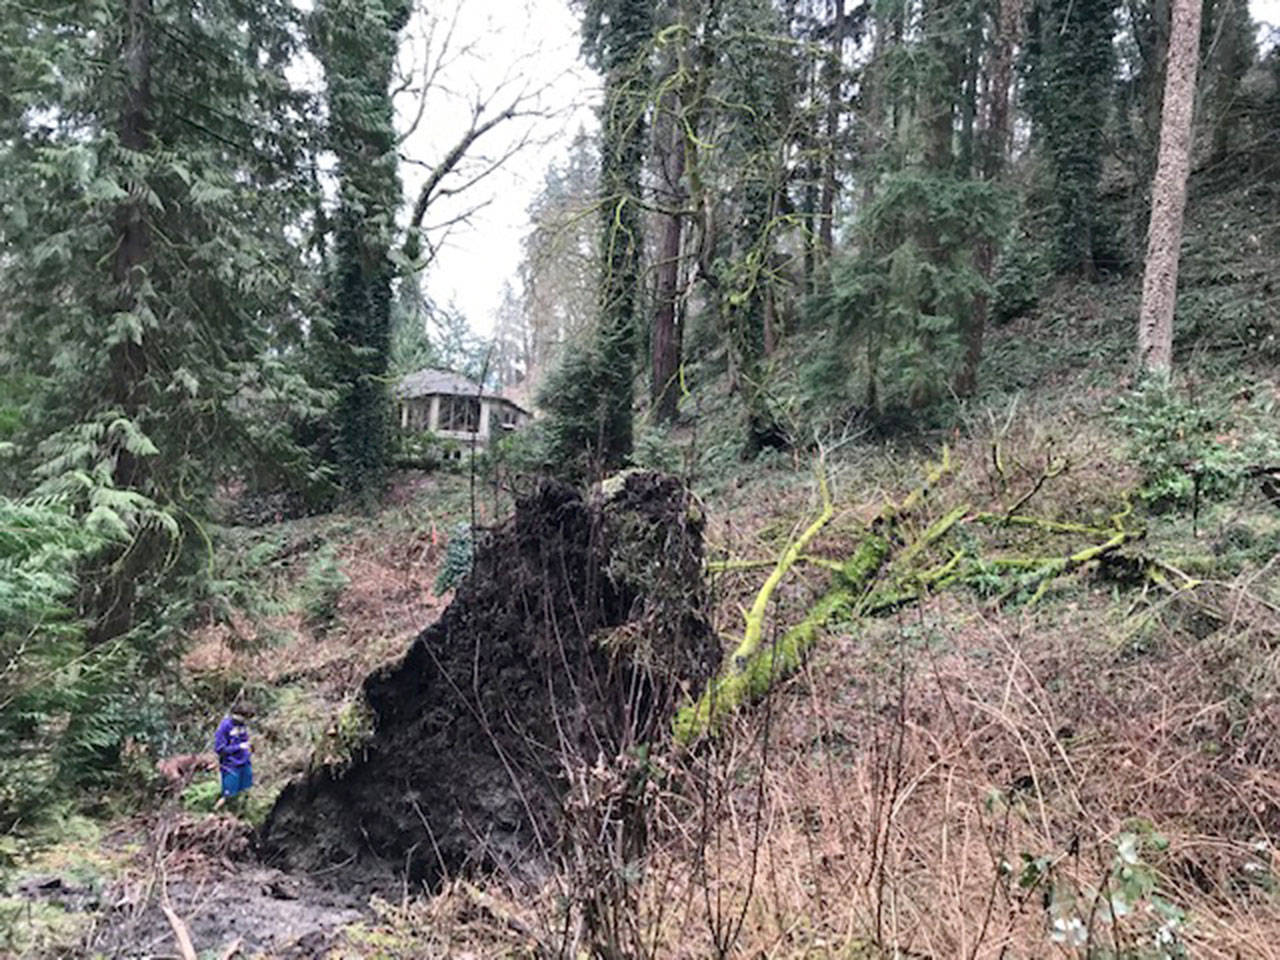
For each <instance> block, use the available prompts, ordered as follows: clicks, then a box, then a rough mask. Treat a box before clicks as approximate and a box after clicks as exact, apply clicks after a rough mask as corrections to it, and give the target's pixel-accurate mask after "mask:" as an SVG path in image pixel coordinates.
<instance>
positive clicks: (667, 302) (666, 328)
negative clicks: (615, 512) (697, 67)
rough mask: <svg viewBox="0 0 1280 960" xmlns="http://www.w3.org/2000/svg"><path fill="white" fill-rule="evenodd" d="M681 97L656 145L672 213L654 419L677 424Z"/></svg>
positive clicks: (660, 284)
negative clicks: (679, 109) (678, 110)
mask: <svg viewBox="0 0 1280 960" xmlns="http://www.w3.org/2000/svg"><path fill="white" fill-rule="evenodd" d="M677 109H678V97H677V96H676V94H674V93H671V92H669V93H667V94H666V95H665V96H664V97H663V98H662V103H661V104H660V105H659V109H658V117H657V121H656V123H657V130H656V131H655V134H654V143H655V145H656V147H657V152H658V167H659V170H658V194H659V199H660V206H662V207H665V208H666V212H664V213H661V214H659V217H658V220H659V224H658V235H659V239H658V263H657V270H656V274H657V290H656V294H655V297H654V300H655V306H654V314H653V338H652V342H651V349H652V354H651V357H652V365H653V382H652V385H651V392H650V395H651V399H652V401H653V414H654V418H655V419H656V420H657V421H658V422H660V423H671V422H672V421H674V420H675V418H676V404H677V402H678V400H679V396H678V391H677V389H676V378H677V376H678V374H679V371H680V354H681V330H680V323H679V319H678V316H677V310H676V301H677V299H678V298H679V288H680V249H681V240H682V238H683V233H684V213H683V212H682V210H681V208H682V207H683V206H684V203H685V201H686V198H687V194H686V193H685V190H684V185H683V183H682V181H683V179H684V138H685V133H684V131H683V130H682V129H680V124H679V123H677V122H676V110H677Z"/></svg>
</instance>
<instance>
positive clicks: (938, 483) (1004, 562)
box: [672, 447, 1160, 745]
mask: <svg viewBox="0 0 1280 960" xmlns="http://www.w3.org/2000/svg"><path fill="white" fill-rule="evenodd" d="M996 460H997V464H998V463H999V457H998V453H997V455H996ZM1066 469H1067V464H1066V463H1065V462H1051V463H1049V464H1048V465H1046V467H1045V469H1044V472H1043V473H1042V474H1041V476H1040V477H1039V478H1038V479H1036V481H1035V482H1034V484H1033V485H1032V486H1031V487H1030V488H1029V489H1028V490H1027V492H1025V493H1024V494H1023V495H1021V496H1020V497H1019V498H1018V499H1017V500H1016V501H1014V503H1013V505H1012V506H1011V507H1010V508H1009V509H1008V510H1005V511H1003V512H995V511H979V512H975V511H974V509H973V505H972V504H970V503H968V502H963V501H962V502H959V503H947V502H946V497H945V496H943V495H941V488H942V487H943V484H944V482H945V480H946V478H947V477H948V475H949V474H950V473H951V457H950V451H949V450H948V449H947V448H946V447H944V448H943V450H942V458H941V460H940V461H939V462H938V463H937V464H932V465H930V466H929V467H928V468H927V470H926V474H925V478H924V480H923V481H922V482H921V483H920V484H919V486H917V487H915V488H914V489H913V490H911V491H910V492H909V493H908V494H907V495H906V496H905V497H903V499H902V500H901V501H898V502H895V501H888V502H886V503H885V504H884V505H883V507H882V508H881V509H880V510H879V512H878V514H877V515H876V517H875V519H874V520H873V521H872V522H871V523H870V524H868V525H867V527H866V529H865V530H863V532H862V534H861V535H860V536H859V537H858V539H857V541H856V545H855V546H854V548H853V550H852V551H851V552H850V554H849V556H848V559H847V560H844V561H838V560H837V561H833V560H831V559H829V558H822V557H809V556H807V555H805V553H804V551H805V549H807V548H808V547H809V545H810V544H811V542H812V541H813V539H814V537H815V536H816V535H817V533H818V532H819V531H820V530H821V528H822V527H823V526H824V525H825V524H826V523H827V522H828V521H829V520H830V519H831V517H832V516H833V515H834V513H835V508H834V505H833V503H832V501H831V497H830V494H829V491H828V486H827V481H826V478H825V475H824V474H823V473H822V471H821V469H820V470H819V493H820V497H821V503H822V507H821V511H820V513H819V515H818V517H817V518H816V519H815V520H814V522H813V523H812V524H810V525H809V526H808V527H807V528H806V529H805V531H804V533H803V534H802V535H801V536H800V537H799V538H798V539H796V540H794V541H793V542H791V543H789V544H788V545H787V547H786V548H785V549H784V550H783V551H782V553H781V555H780V556H779V557H778V559H777V561H776V562H775V564H774V569H773V571H772V573H771V574H770V575H769V577H768V579H767V580H766V581H765V583H764V585H763V586H762V587H761V588H760V590H759V592H758V593H757V594H756V598H755V602H753V603H752V605H751V608H750V611H749V612H748V613H747V615H746V626H745V630H744V633H743V639H742V641H741V642H740V643H739V644H738V646H737V648H736V649H735V651H734V653H733V655H732V656H731V657H729V658H728V659H727V660H726V661H725V663H724V665H723V666H722V668H721V670H720V672H719V673H718V674H717V675H716V676H715V677H714V678H713V679H712V680H711V681H710V682H709V683H708V684H707V685H706V688H705V689H704V690H703V691H702V693H701V695H699V696H698V697H696V698H691V699H690V700H689V701H687V702H686V703H685V705H684V706H683V707H681V709H680V710H679V712H678V713H677V714H676V716H675V719H674V721H673V724H672V732H673V736H674V738H675V740H676V742H677V743H679V744H683V745H689V744H692V743H693V742H695V741H697V740H698V739H699V738H701V737H704V736H708V735H712V734H715V733H716V732H717V731H718V730H720V729H721V727H722V726H723V725H724V723H725V721H726V720H727V719H728V718H729V717H731V716H733V715H734V713H736V712H737V711H738V710H740V709H741V708H742V707H743V706H744V705H746V704H749V703H751V702H752V701H755V700H758V699H759V698H761V697H763V696H764V695H765V694H766V693H768V691H769V690H770V689H771V688H772V686H773V685H774V684H775V683H776V682H778V681H779V680H781V679H783V678H785V677H787V676H789V675H790V674H791V673H794V672H795V671H796V670H797V669H798V668H799V666H800V664H801V662H802V660H803V658H804V656H805V654H806V653H807V652H808V651H809V650H810V649H811V648H812V647H813V645H814V644H815V643H816V642H817V641H818V639H819V637H820V636H821V634H822V631H823V629H824V628H825V627H827V626H828V625H829V624H831V623H834V622H850V621H855V620H857V619H858V618H860V617H868V616H876V615H879V614H884V613H887V612H889V611H892V610H897V609H900V608H901V607H903V606H905V605H907V604H911V603H915V602H918V601H920V600H921V599H923V598H925V597H926V596H928V595H929V594H932V593H936V592H938V591H940V590H944V589H950V588H958V587H966V586H967V587H970V588H972V589H974V590H975V591H976V592H978V593H979V594H980V595H982V596H986V597H989V598H991V599H992V602H993V603H995V604H998V605H1004V604H1011V603H1025V604H1028V605H1031V604H1034V603H1036V602H1038V601H1039V600H1040V599H1041V598H1042V597H1043V596H1044V595H1045V593H1046V592H1047V591H1048V590H1049V588H1050V586H1051V585H1052V584H1053V583H1055V582H1057V581H1059V580H1061V579H1062V578H1064V577H1067V576H1069V575H1071V574H1073V573H1076V572H1077V571H1080V570H1082V569H1084V568H1086V567H1089V566H1091V565H1094V564H1097V563H1099V562H1100V561H1102V560H1104V559H1106V558H1108V557H1110V556H1112V555H1113V554H1115V553H1116V552H1117V551H1119V550H1120V549H1121V548H1123V547H1124V546H1125V545H1127V544H1129V543H1131V542H1133V541H1134V540H1137V539H1140V538H1141V537H1142V536H1143V534H1144V531H1143V530H1142V529H1141V528H1137V527H1129V526H1126V524H1125V521H1126V520H1127V519H1128V518H1129V516H1130V515H1131V512H1132V511H1131V509H1130V507H1129V505H1128V504H1127V503H1126V504H1125V505H1124V506H1123V508H1122V509H1121V510H1119V511H1118V512H1117V513H1115V514H1113V515H1112V516H1111V518H1110V524H1109V525H1108V526H1106V527H1101V526H1091V525H1088V524H1076V523H1065V522H1061V521H1056V520H1051V519H1044V518H1040V517H1036V516H1033V515H1029V514H1025V513H1020V512H1019V511H1021V510H1023V508H1025V507H1026V506H1027V504H1028V503H1029V502H1030V501H1031V500H1032V498H1033V497H1034V496H1035V495H1036V494H1038V493H1039V492H1040V491H1041V490H1042V489H1043V488H1044V487H1045V485H1046V484H1047V483H1048V482H1049V481H1051V480H1053V479H1055V478H1056V477H1058V476H1060V475H1062V474H1063V473H1065V472H1066ZM1001 476H1002V477H1003V471H1001ZM1009 530H1018V531H1022V532H1024V533H1025V532H1028V531H1031V532H1033V533H1034V534H1035V535H1037V537H1038V539H1037V541H1036V545H1037V546H1043V544H1042V540H1044V539H1046V538H1047V539H1049V540H1050V541H1051V542H1056V541H1057V540H1058V539H1059V538H1063V537H1086V538H1089V542H1087V543H1085V544H1083V545H1074V546H1072V547H1070V548H1058V549H1056V550H1054V551H1053V552H1046V553H1015V554H1010V553H1001V554H998V555H992V554H991V553H990V552H989V550H993V549H996V548H998V547H999V545H1000V541H1001V540H1002V539H1006V538H1005V537H1003V536H1002V535H1003V534H1004V533H1005V532H1007V531H1009ZM914 531H918V532H914ZM800 561H809V562H810V565H812V566H817V567H819V568H822V569H829V570H831V571H832V575H831V578H830V582H829V584H828V586H827V588H826V589H825V591H824V592H823V593H822V594H821V595H820V596H819V597H818V599H817V600H816V601H815V602H814V603H813V604H812V606H811V607H810V608H809V609H808V610H807V611H806V612H805V614H804V615H803V617H802V618H801V619H800V621H799V622H798V623H796V624H794V625H793V626H791V627H789V628H787V629H785V630H784V631H782V633H781V635H780V636H779V637H778V638H777V639H776V640H775V641H774V642H773V643H770V644H762V643H761V637H762V636H763V630H764V623H763V621H764V614H765V611H766V609H767V606H768V603H769V601H770V598H771V597H772V596H773V595H774V592H775V591H776V589H777V587H778V584H779V583H780V582H781V580H782V578H783V577H784V576H785V575H786V574H787V573H788V571H790V570H791V569H792V567H794V566H795V564H796V563H797V562H800ZM762 565H767V564H765V563H763V562H757V561H752V560H729V561H723V562H721V563H720V564H718V569H719V570H721V571H730V570H738V571H740V570H747V569H751V568H752V567H755V566H762ZM1149 569H1150V570H1151V571H1153V572H1154V573H1155V574H1157V575H1158V574H1159V572H1160V568H1159V566H1158V565H1150V566H1149Z"/></svg>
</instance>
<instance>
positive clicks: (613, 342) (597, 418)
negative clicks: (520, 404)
mask: <svg viewBox="0 0 1280 960" xmlns="http://www.w3.org/2000/svg"><path fill="white" fill-rule="evenodd" d="M582 36H583V49H584V51H586V53H587V55H588V57H589V58H590V59H591V60H592V61H593V62H595V64H596V65H597V66H598V67H599V68H600V70H601V71H602V73H603V74H604V79H605V88H604V104H603V107H602V115H601V127H602V133H601V140H600V183H599V190H600V194H599V207H600V225H601V233H600V250H601V263H600V271H601V272H600V281H599V297H598V305H597V311H598V312H597V316H598V322H597V324H596V327H595V330H594V331H593V332H592V336H591V340H590V342H589V343H588V344H586V345H584V346H583V347H581V348H579V349H574V350H571V351H570V352H569V353H568V354H567V355H566V356H565V359H564V362H563V363H562V365H561V367H560V368H559V369H558V370H557V372H556V375H555V376H553V377H552V378H551V379H550V381H549V382H548V385H547V388H546V390H545V391H544V395H543V396H544V405H545V406H546V408H547V409H548V410H549V412H550V413H551V423H550V436H551V450H550V455H551V461H552V465H553V466H554V467H556V468H557V469H560V470H562V471H565V472H568V473H576V474H579V475H581V474H582V472H583V471H584V470H586V469H589V468H590V467H592V466H598V467H601V468H604V469H609V468H612V467H617V466H619V465H621V464H622V463H624V462H626V460H627V459H628V458H629V457H630V455H631V445H632V421H633V413H632V403H633V397H632V394H633V380H634V378H635V372H636V358H637V353H638V345H639V331H638V330H637V317H638V308H639V302H640V300H639V292H640V288H641V282H640V279H641V278H640V257H641V254H642V252H643V249H644V240H643V236H642V218H641V215H640V201H641V187H640V177H641V172H642V169H643V165H644V146H645V141H646V137H645V130H646V122H645V121H646V116H647V104H648V98H649V77H650V56H651V54H652V51H653V4H652V3H650V2H649V0H591V2H589V3H588V4H587V6H586V10H585V13H584V17H583V27H582Z"/></svg>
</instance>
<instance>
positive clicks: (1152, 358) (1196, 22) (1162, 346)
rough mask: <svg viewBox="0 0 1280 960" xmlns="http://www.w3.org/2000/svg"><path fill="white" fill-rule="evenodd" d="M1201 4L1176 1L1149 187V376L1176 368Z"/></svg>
mask: <svg viewBox="0 0 1280 960" xmlns="http://www.w3.org/2000/svg"><path fill="white" fill-rule="evenodd" d="M1200 6H1201V5H1200V3H1199V0H1174V4H1173V29H1172V31H1171V35H1170V39H1169V63H1168V69H1167V70H1166V71H1165V74H1166V75H1165V87H1164V112H1163V116H1162V119H1161V123H1160V158H1159V160H1158V162H1157V165H1156V175H1155V179H1154V181H1153V182H1152V184H1151V226H1150V228H1149V230H1148V233H1147V261H1146V268H1145V270H1144V272H1143V276H1142V311H1141V313H1140V315H1139V318H1138V362H1139V365H1140V366H1141V368H1142V370H1143V371H1144V372H1147V373H1155V374H1160V375H1165V374H1167V373H1168V372H1169V369H1170V368H1171V367H1172V366H1173V308H1174V303H1175V301H1176V299H1177V292H1178V253H1179V246H1180V245H1181V243H1182V214H1183V209H1184V208H1185V206H1186V202H1187V174H1188V172H1189V170H1190V166H1191V114H1192V109H1193V107H1194V106H1195V93H1196V68H1197V66H1198V65H1199V47H1200Z"/></svg>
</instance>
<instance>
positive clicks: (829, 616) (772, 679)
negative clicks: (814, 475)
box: [672, 535, 889, 744]
mask: <svg viewBox="0 0 1280 960" xmlns="http://www.w3.org/2000/svg"><path fill="white" fill-rule="evenodd" d="M888 552H889V543H888V541H887V540H885V539H884V538H883V537H880V536H874V535H872V536H868V537H866V538H865V539H864V540H863V541H862V543H861V544H859V545H858V549H857V550H856V551H855V552H854V555H853V557H851V558H850V559H849V561H848V562H847V563H846V564H845V565H844V568H843V570H842V571H841V573H840V574H839V577H838V581H839V583H838V585H837V586H836V587H834V588H833V589H832V590H830V591H828V592H827V594H826V595H825V596H823V597H822V598H821V599H820V600H819V601H818V602H817V603H816V604H814V606H813V607H812V608H811V609H810V610H809V613H808V614H807V615H806V616H805V618H804V619H803V620H801V621H800V622H799V623H798V624H796V625H795V626H794V627H792V628H791V629H790V630H788V631H787V632H786V633H784V634H783V635H782V637H781V639H779V640H778V641H777V642H776V643H774V644H771V645H769V646H766V647H764V648H762V649H759V650H757V651H756V652H755V653H753V654H752V655H751V656H748V657H745V658H738V657H735V658H734V659H733V660H732V661H731V662H730V663H729V664H727V665H726V667H725V669H724V670H723V671H722V672H721V674H720V676H718V677H717V678H716V679H714V680H712V681H711V683H710V684H708V686H707V689H706V690H705V691H703V694H702V696H700V697H699V698H698V699H697V700H696V701H695V702H693V703H690V704H688V705H686V706H685V707H683V708H681V709H680V711H679V712H677V714H676V717H675V721H674V722H673V724H672V733H673V736H674V737H675V740H676V742H677V743H681V744H689V743H692V742H693V741H695V740H697V739H698V738H699V737H703V736H706V735H708V734H712V733H715V732H716V731H718V730H719V729H720V727H721V726H722V725H723V723H724V721H725V720H726V719H727V718H728V717H730V716H731V715H732V714H733V713H735V712H736V711H737V710H738V709H739V708H740V707H741V706H742V705H744V704H746V703H750V702H751V701H753V700H758V699H760V698H761V697H763V696H764V695H765V694H766V693H768V692H769V689H770V688H771V687H772V686H773V684H774V683H776V682H777V681H778V680H781V679H783V678H784V677H787V676H790V675H791V674H792V673H794V672H795V671H796V670H797V669H798V668H799V667H800V664H801V663H802V662H803V660H804V656H805V654H806V653H807V652H808V651H809V649H810V648H811V647H812V646H813V645H814V644H815V643H816V642H817V640H818V636H819V634H820V633H821V631H822V628H823V627H825V626H826V625H827V624H828V623H830V622H831V621H832V620H835V619H836V618H837V617H840V616H848V615H850V614H852V613H853V612H854V611H855V610H856V609H858V607H859V605H860V604H859V597H860V596H861V593H862V591H863V590H865V589H866V586H867V584H868V583H869V582H870V580H871V578H872V577H873V576H875V574H876V571H878V570H879V569H880V565H881V564H882V563H883V562H884V558H885V557H886V556H887V555H888Z"/></svg>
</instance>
